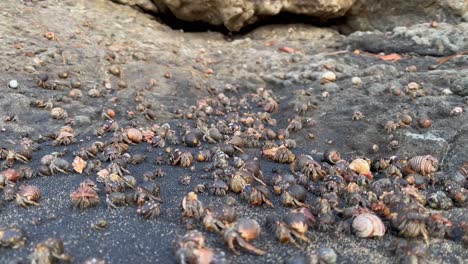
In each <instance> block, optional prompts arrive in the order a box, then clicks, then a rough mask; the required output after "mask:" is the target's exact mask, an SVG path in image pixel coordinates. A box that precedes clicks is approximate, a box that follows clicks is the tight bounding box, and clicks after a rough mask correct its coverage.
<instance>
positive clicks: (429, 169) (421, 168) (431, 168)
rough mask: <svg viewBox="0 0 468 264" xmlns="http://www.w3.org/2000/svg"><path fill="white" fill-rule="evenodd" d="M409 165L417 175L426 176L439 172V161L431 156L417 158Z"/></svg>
mask: <svg viewBox="0 0 468 264" xmlns="http://www.w3.org/2000/svg"><path fill="white" fill-rule="evenodd" d="M408 165H409V166H410V167H411V169H413V170H414V171H416V172H417V173H419V174H421V175H423V176H426V175H429V174H432V173H434V172H436V171H437V167H438V165H439V161H438V160H437V159H436V158H434V157H433V156H431V155H424V156H416V157H413V158H411V159H410V160H409V161H408Z"/></svg>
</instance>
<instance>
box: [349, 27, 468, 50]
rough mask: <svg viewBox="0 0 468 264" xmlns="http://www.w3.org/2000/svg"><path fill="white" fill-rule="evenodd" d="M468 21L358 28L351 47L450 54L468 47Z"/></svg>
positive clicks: (350, 39) (352, 35)
mask: <svg viewBox="0 0 468 264" xmlns="http://www.w3.org/2000/svg"><path fill="white" fill-rule="evenodd" d="M466 32H468V23H460V24H458V25H450V24H447V23H439V26H438V27H437V28H431V27H430V24H429V23H424V24H417V25H413V26H410V27H396V28H394V29H393V30H392V31H391V32H388V33H383V32H380V31H373V32H356V33H353V34H351V35H350V36H349V39H348V41H349V44H350V46H351V48H354V49H361V50H364V51H369V52H372V53H379V52H382V51H385V52H386V53H387V54H388V53H410V52H413V53H417V54H420V55H431V56H448V55H452V54H455V53H457V52H461V51H464V50H466V49H468V41H466V38H467V35H466Z"/></svg>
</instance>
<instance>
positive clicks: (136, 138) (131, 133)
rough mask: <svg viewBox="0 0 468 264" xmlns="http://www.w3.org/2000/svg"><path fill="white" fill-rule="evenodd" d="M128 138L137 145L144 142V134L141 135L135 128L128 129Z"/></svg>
mask: <svg viewBox="0 0 468 264" xmlns="http://www.w3.org/2000/svg"><path fill="white" fill-rule="evenodd" d="M127 137H128V139H130V140H131V141H132V142H133V143H136V144H138V143H140V142H141V141H142V140H143V134H142V133H141V131H140V130H138V129H136V128H133V127H132V128H129V129H127Z"/></svg>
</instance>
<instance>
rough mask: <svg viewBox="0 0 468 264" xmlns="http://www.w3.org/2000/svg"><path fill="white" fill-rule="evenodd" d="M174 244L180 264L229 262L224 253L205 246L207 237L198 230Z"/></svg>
mask: <svg viewBox="0 0 468 264" xmlns="http://www.w3.org/2000/svg"><path fill="white" fill-rule="evenodd" d="M174 244H175V255H176V258H177V261H178V263H180V264H202V263H219V264H224V263H226V262H227V260H226V254H225V253H224V252H222V251H220V250H217V249H212V248H208V247H206V246H205V237H204V236H203V234H202V233H201V232H199V231H197V230H192V231H190V232H189V233H187V234H185V235H184V236H182V237H181V238H179V239H178V240H177V241H176V242H175V243H174Z"/></svg>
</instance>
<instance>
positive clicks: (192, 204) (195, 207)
mask: <svg viewBox="0 0 468 264" xmlns="http://www.w3.org/2000/svg"><path fill="white" fill-rule="evenodd" d="M182 209H183V210H184V217H191V218H197V219H198V218H200V217H201V216H202V215H203V204H202V202H200V201H199V200H198V197H197V194H196V193H194V192H189V193H188V194H187V196H185V197H184V199H183V200H182Z"/></svg>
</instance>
